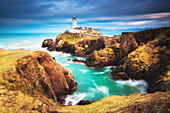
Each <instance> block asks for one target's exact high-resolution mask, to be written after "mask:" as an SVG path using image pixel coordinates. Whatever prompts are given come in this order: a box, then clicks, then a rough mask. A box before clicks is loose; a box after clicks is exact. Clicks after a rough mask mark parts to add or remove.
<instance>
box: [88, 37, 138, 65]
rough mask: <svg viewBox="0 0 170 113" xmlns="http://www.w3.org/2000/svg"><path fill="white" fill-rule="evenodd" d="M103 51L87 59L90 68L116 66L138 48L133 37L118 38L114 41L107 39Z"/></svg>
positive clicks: (95, 52)
mask: <svg viewBox="0 0 170 113" xmlns="http://www.w3.org/2000/svg"><path fill="white" fill-rule="evenodd" d="M105 46H106V48H104V49H103V50H99V51H94V52H93V53H92V54H91V55H90V56H89V57H88V58H87V59H86V65H87V66H89V67H105V66H111V65H116V64H117V63H118V62H119V60H121V59H122V58H123V57H125V56H126V55H128V54H129V53H130V52H132V51H134V50H135V49H136V48H137V47H138V43H137V42H136V40H135V38H134V36H133V35H123V36H118V37H116V38H113V39H106V40H105Z"/></svg>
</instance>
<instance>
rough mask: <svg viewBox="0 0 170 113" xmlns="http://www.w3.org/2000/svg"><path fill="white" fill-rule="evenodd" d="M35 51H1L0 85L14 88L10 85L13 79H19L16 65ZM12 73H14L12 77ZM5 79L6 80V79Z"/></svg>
mask: <svg viewBox="0 0 170 113" xmlns="http://www.w3.org/2000/svg"><path fill="white" fill-rule="evenodd" d="M33 52H34V51H28V50H23V49H20V50H3V49H2V50H0V84H2V85H6V86H7V87H14V84H13V83H9V80H10V79H12V78H15V79H19V78H18V77H19V75H18V74H17V73H16V69H15V64H16V62H17V60H18V59H19V58H21V57H23V56H25V55H28V54H32V53H33ZM10 73H13V74H12V75H11V74H10ZM4 78H5V79H4Z"/></svg>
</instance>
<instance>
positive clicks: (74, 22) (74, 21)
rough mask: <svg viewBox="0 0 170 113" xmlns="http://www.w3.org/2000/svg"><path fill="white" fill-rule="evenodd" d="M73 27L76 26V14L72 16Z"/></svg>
mask: <svg viewBox="0 0 170 113" xmlns="http://www.w3.org/2000/svg"><path fill="white" fill-rule="evenodd" d="M72 20H73V26H72V27H73V28H76V27H77V21H76V16H73V19H72Z"/></svg>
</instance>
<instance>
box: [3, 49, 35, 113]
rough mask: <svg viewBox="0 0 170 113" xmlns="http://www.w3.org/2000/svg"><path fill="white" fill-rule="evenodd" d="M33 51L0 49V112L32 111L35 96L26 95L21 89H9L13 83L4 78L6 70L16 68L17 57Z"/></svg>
mask: <svg viewBox="0 0 170 113" xmlns="http://www.w3.org/2000/svg"><path fill="white" fill-rule="evenodd" d="M31 53H33V51H28V50H3V49H1V50H0V112H9V113H12V112H13V113H14V112H28V111H29V112H30V110H31V107H33V106H32V105H34V104H35V102H34V101H33V100H34V98H33V97H30V96H28V95H26V94H25V95H24V94H23V93H21V92H20V91H12V90H8V88H10V86H11V85H12V83H9V82H8V80H6V79H4V78H3V74H4V73H5V72H6V71H13V70H15V65H14V64H15V63H16V61H17V59H19V58H21V57H23V56H25V55H28V54H31ZM13 72H14V74H15V75H16V76H17V73H16V72H15V71H13ZM6 78H7V76H6ZM5 86H6V87H5ZM35 112H37V111H35Z"/></svg>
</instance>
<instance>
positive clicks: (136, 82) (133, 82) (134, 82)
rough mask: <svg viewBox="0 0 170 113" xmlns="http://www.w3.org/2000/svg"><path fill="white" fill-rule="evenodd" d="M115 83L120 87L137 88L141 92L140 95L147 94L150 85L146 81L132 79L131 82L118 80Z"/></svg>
mask: <svg viewBox="0 0 170 113" xmlns="http://www.w3.org/2000/svg"><path fill="white" fill-rule="evenodd" d="M115 82H116V83H118V85H119V86H120V87H123V86H124V85H129V86H133V87H136V88H138V89H139V90H140V93H146V89H147V87H148V84H147V82H146V81H145V80H131V79H130V80H117V81H115ZM137 86H140V87H137Z"/></svg>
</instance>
